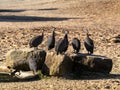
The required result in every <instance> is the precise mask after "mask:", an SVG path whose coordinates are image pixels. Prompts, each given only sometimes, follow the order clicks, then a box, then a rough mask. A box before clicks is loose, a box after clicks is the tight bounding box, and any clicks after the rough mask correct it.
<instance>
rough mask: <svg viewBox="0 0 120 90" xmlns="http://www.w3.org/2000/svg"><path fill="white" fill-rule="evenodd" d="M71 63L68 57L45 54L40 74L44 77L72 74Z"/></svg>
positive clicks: (52, 53) (53, 53)
mask: <svg viewBox="0 0 120 90" xmlns="http://www.w3.org/2000/svg"><path fill="white" fill-rule="evenodd" d="M72 70H73V62H72V59H71V58H70V57H69V56H68V55H56V53H55V52H50V51H48V52H47V55H46V60H45V63H44V65H43V67H42V73H43V74H45V75H60V76H61V75H65V74H69V73H72V72H73V71H72Z"/></svg>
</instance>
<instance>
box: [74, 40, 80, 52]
mask: <svg viewBox="0 0 120 90" xmlns="http://www.w3.org/2000/svg"><path fill="white" fill-rule="evenodd" d="M72 47H73V49H74V52H75V53H78V52H79V51H80V48H81V43H80V40H79V39H78V38H73V39H72Z"/></svg>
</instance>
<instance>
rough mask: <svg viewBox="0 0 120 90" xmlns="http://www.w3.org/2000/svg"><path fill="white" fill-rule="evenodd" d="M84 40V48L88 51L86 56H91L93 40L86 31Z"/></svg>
mask: <svg viewBox="0 0 120 90" xmlns="http://www.w3.org/2000/svg"><path fill="white" fill-rule="evenodd" d="M86 35H87V37H86V39H85V41H84V46H85V48H86V50H87V51H88V54H93V50H94V42H93V40H92V39H91V38H90V37H89V33H88V30H86Z"/></svg>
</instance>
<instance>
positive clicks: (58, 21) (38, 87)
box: [0, 0, 120, 90]
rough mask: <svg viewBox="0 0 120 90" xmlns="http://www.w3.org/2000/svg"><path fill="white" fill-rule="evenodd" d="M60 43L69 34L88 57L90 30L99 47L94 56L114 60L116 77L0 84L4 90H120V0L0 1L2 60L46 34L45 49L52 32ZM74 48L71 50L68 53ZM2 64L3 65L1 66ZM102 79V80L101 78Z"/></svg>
mask: <svg viewBox="0 0 120 90" xmlns="http://www.w3.org/2000/svg"><path fill="white" fill-rule="evenodd" d="M53 27H55V28H56V39H57V40H58V38H60V37H62V36H63V35H64V32H65V30H69V41H71V40H72V38H73V37H78V38H79V39H80V40H81V45H82V46H81V50H80V52H81V53H86V50H85V48H84V45H83V41H84V39H85V37H86V34H85V32H84V30H85V29H88V30H89V32H90V34H91V38H92V39H93V40H94V43H95V50H94V54H97V55H103V56H106V57H109V58H111V59H112V60H113V68H112V71H111V73H110V74H111V75H113V76H114V77H108V78H107V77H106V78H101V77H100V78H99V79H98V78H96V79H91V78H89V79H80V80H71V79H64V78H57V77H52V78H50V79H42V80H39V81H30V82H29V81H28V82H6V83H3V82H0V87H1V88H0V89H1V90H7V89H9V90H21V89H24V90H28V89H29V90H57V89H60V90H107V89H109V90H120V64H119V63H120V42H119V43H114V42H113V40H114V39H115V38H114V37H115V36H118V35H120V0H4V1H0V44H1V45H0V54H1V56H0V59H1V60H2V59H4V58H5V53H6V52H7V51H9V50H10V49H13V48H24V47H29V46H28V43H29V40H30V39H31V38H32V37H33V36H36V35H38V34H39V33H40V31H41V30H42V29H44V30H45V38H44V41H43V43H42V48H43V49H45V42H46V40H47V37H48V36H49V35H50V34H51V29H52V28H53ZM71 51H72V48H71V47H69V49H68V52H71ZM1 64H2V62H1ZM98 77H99V76H98Z"/></svg>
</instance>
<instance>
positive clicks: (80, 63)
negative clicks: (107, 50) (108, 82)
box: [70, 54, 113, 73]
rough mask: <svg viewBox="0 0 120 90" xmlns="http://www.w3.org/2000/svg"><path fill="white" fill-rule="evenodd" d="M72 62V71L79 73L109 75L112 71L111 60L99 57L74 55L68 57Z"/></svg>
mask: <svg viewBox="0 0 120 90" xmlns="http://www.w3.org/2000/svg"><path fill="white" fill-rule="evenodd" d="M70 57H71V58H72V59H73V61H74V69H75V71H77V72H80V71H86V70H88V71H93V72H101V73H110V72H111V70H112V66H113V62H112V59H110V58H107V57H105V56H100V55H88V54H74V55H71V56H70Z"/></svg>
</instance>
